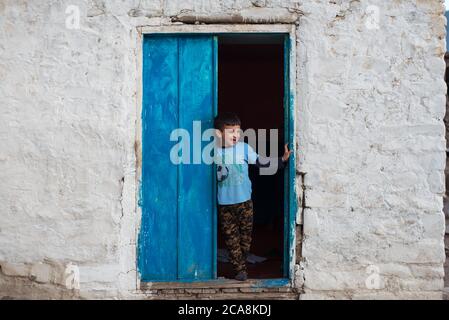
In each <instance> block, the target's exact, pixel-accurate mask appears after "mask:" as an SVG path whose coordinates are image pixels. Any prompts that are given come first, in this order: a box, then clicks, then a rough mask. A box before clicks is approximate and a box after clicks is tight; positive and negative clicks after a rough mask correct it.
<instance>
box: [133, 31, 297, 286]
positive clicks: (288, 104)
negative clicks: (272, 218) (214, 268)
mask: <svg viewBox="0 0 449 320" xmlns="http://www.w3.org/2000/svg"><path fill="white" fill-rule="evenodd" d="M137 31H138V42H137V50H136V56H137V79H136V80H137V84H136V85H137V108H136V109H137V110H136V112H137V117H136V119H137V121H136V132H135V136H136V139H135V141H136V142H135V152H136V155H135V156H136V186H137V187H136V188H137V190H136V219H137V221H136V230H135V232H136V233H135V239H136V261H135V263H136V270H138V256H137V254H138V247H139V243H137V242H138V239H139V231H140V226H141V218H142V208H141V200H140V199H141V198H142V197H141V190H142V188H141V178H142V148H141V145H142V119H141V113H142V97H143V88H142V66H143V50H142V45H143V37H144V35H146V34H153V35H163V34H180V35H182V34H210V35H220V34H230V33H233V34H261V33H263V34H284V35H286V36H287V37H288V41H286V43H287V45H286V46H285V48H286V49H287V50H288V52H284V56H285V57H287V54H288V61H285V63H284V64H285V66H286V68H287V69H288V70H285V69H284V74H285V75H286V76H285V77H284V78H285V79H284V81H285V84H286V85H287V86H285V89H284V91H285V94H284V106H285V111H286V112H285V114H284V122H285V123H284V126H285V128H286V131H285V133H286V135H285V136H286V141H287V142H288V143H289V145H290V147H291V148H293V150H294V152H293V154H292V159H291V160H290V164H289V166H288V170H286V172H285V176H286V179H285V187H286V188H285V190H286V191H287V193H288V195H287V197H286V198H285V199H288V201H286V200H284V206H285V208H286V210H285V211H286V212H284V221H285V223H284V226H285V227H287V230H285V228H284V237H285V240H286V241H285V244H286V247H284V252H287V253H288V255H287V256H285V258H284V266H285V265H288V270H286V272H284V278H281V279H257V280H256V281H253V286H254V287H280V286H293V283H294V275H295V273H294V270H295V257H296V252H295V247H296V245H295V244H296V234H295V230H296V216H297V212H296V211H297V200H296V199H298V198H297V194H298V191H297V186H296V157H295V154H296V145H297V143H296V134H295V127H296V122H297V121H296V116H295V115H296V113H295V110H297V108H296V106H297V99H296V45H295V44H296V26H295V25H294V24H233V25H228V24H217V25H214V24H211V25H171V26H142V27H137ZM286 71H287V72H286ZM222 281H223V280H220V279H212V280H209V281H205V286H208V285H211V283H212V282H213V283H215V284H214V285H217V282H222ZM179 282H182V281H179ZM153 283H156V282H145V285H144V286H143V287H148V285H149V286H150V287H151V286H152V284H153ZM165 284H166V287H171V285H170V284H175V285H176V283H168V282H167V283H165ZM136 285H137V288H138V289H140V288H141V280H140V275H139V272H136ZM157 285H158V286H161V285H162V287H164V283H161V282H157ZM187 285H188V284H187ZM218 285H219V284H218ZM196 286H198V283H196Z"/></svg>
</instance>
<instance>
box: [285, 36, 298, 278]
mask: <svg viewBox="0 0 449 320" xmlns="http://www.w3.org/2000/svg"><path fill="white" fill-rule="evenodd" d="M285 38H286V40H285V41H286V42H287V54H286V55H285V57H286V59H287V73H288V74H289V75H290V74H291V70H290V68H291V65H290V57H291V56H292V45H294V42H292V41H291V38H290V35H286V36H285ZM292 89H293V88H292V87H291V78H290V76H289V77H288V81H287V84H286V92H287V100H288V115H289V116H288V130H289V134H288V136H289V144H290V147H291V148H292V149H293V151H294V152H293V153H292V155H291V160H290V165H289V167H288V170H289V187H288V191H289V193H288V194H289V251H288V261H287V265H286V268H287V270H288V272H287V276H288V277H290V278H291V277H292V275H291V274H290V272H291V269H290V266H292V265H293V264H294V261H293V259H294V255H293V252H294V249H295V246H296V242H295V241H296V237H295V234H296V213H297V210H298V201H297V196H296V192H295V186H296V154H295V152H296V146H295V134H296V133H295V121H294V120H295V117H294V114H295V104H294V95H293V92H292V91H291V90H292Z"/></svg>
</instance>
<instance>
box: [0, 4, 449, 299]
mask: <svg viewBox="0 0 449 320" xmlns="http://www.w3.org/2000/svg"><path fill="white" fill-rule="evenodd" d="M73 6H75V7H73ZM76 8H79V12H80V28H76V19H75V20H73V19H70V17H71V16H72V15H73V14H74V13H76ZM74 10H75V11H74ZM443 12H444V7H443V2H442V0H409V1H406V0H396V1H387V0H383V1H376V0H371V1H368V0H360V1H358V0H352V1H349V0H332V1H330V0H329V1H324V0H307V1H306V0H297V1H281V0H277V1H276V0H273V1H271V0H266V1H264V0H261V1H260V0H258V1H249V0H248V1H245V0H235V1H234V0H223V1H219V0H210V1H208V0H204V1H200V0H198V1H174V0H159V1H157V0H147V1H138V0H135V1H133V0H128V1H118V0H117V1H99V0H98V1H77V0H71V1H50V0H46V1H31V0H29V1H19V0H6V1H1V2H0V57H1V59H0V110H1V112H0V142H1V143H0V180H1V182H2V183H1V184H0V265H1V272H0V297H13V298H14V297H31V298H36V297H49V298H92V297H96V298H102V297H111V298H114V297H115V298H141V297H146V296H149V297H150V296H151V292H149V293H142V292H140V291H139V290H138V284H137V281H136V267H135V261H136V256H135V245H136V234H137V231H136V230H137V229H138V227H139V221H140V217H139V216H138V213H137V212H138V211H137V210H136V207H137V205H136V198H137V191H136V190H137V188H138V186H137V184H136V156H135V140H136V119H137V117H138V114H137V111H136V110H137V105H138V103H139V101H138V100H139V99H138V97H139V95H138V90H139V83H138V80H137V79H138V74H137V70H138V67H137V66H138V59H137V56H136V55H137V52H138V47H139V46H140V42H139V38H138V33H137V30H136V27H137V26H143V25H170V24H173V23H182V22H174V21H184V22H186V21H189V19H192V16H198V17H200V19H202V20H203V21H206V22H214V21H218V22H223V21H234V22H242V21H246V22H290V23H291V22H294V21H296V25H297V28H298V31H297V39H298V42H297V46H296V50H297V83H298V87H297V92H296V96H297V100H298V106H297V113H296V123H297V128H296V129H297V139H298V144H297V147H298V158H299V162H298V163H297V169H298V171H299V172H304V173H306V174H305V180H304V185H305V188H306V189H305V194H306V199H305V205H306V207H307V208H306V209H305V210H304V212H299V213H298V216H299V217H303V221H304V241H303V246H302V254H301V255H302V259H301V263H300V265H298V266H297V268H296V270H297V272H296V277H295V284H296V286H297V287H298V289H299V290H300V291H302V293H303V294H301V298H303V299H310V298H360V299H363V298H440V297H441V290H442V287H443V262H444V259H445V257H444V245H443V233H444V216H443V213H442V207H443V201H442V199H443V198H442V196H443V193H444V172H443V171H444V166H445V152H444V151H445V138H444V133H445V129H444V124H443V117H444V113H445V92H446V87H445V83H444V79H443V77H444V70H445V64H444V60H443V55H444V52H445V40H444V36H445V28H444V27H445V22H446V20H445V18H444V16H443ZM172 20H173V21H172ZM73 27H75V29H73ZM300 189H301V186H299V185H298V191H301V190H300ZM297 254H298V255H299V253H297ZM73 266H77V267H78V268H79V277H80V287H79V289H77V288H74V289H72V290H68V289H67V284H68V282H70V279H71V278H70V276H68V275H70V274H71V273H70V270H74V269H73ZM71 268H72V269H71ZM371 272H373V273H372V274H370V273H371ZM72 274H73V275H74V277H75V278H76V276H77V273H76V272H74V273H72Z"/></svg>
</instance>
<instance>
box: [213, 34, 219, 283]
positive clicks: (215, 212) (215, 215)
mask: <svg viewBox="0 0 449 320" xmlns="http://www.w3.org/2000/svg"><path fill="white" fill-rule="evenodd" d="M213 41H214V52H213V55H214V56H213V59H214V67H213V72H214V88H213V89H214V106H213V107H214V110H213V116H214V118H215V117H216V116H217V114H218V37H217V36H214V38H213ZM211 126H212V127H213V123H212V125H211ZM214 157H215V153H214ZM216 172H217V167H216V165H215V163H214V164H213V165H212V181H213V182H212V183H213V186H212V187H213V191H214V192H213V195H212V205H213V213H212V218H213V219H212V228H213V234H212V237H213V238H212V240H213V244H212V245H213V247H212V271H213V275H212V277H213V278H214V279H216V278H217V237H218V230H217V225H218V208H217V200H216V199H217V187H218V186H217V179H216V178H215V177H216V176H215V173H216Z"/></svg>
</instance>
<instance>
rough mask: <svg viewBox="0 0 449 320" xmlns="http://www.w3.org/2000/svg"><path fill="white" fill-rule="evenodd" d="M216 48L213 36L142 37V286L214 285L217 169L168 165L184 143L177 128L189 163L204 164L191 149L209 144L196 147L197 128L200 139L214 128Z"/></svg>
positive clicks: (190, 165) (140, 268) (140, 249)
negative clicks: (185, 136) (176, 148)
mask: <svg viewBox="0 0 449 320" xmlns="http://www.w3.org/2000/svg"><path fill="white" fill-rule="evenodd" d="M216 43H217V42H216V38H214V37H213V36H208V35H198V36H174V35H164V36H145V37H144V41H143V103H142V180H141V192H140V197H141V198H140V205H141V208H142V220H141V221H142V222H141V227H140V234H139V251H138V268H139V272H140V275H141V279H142V281H184V280H185V281H194V280H207V279H213V278H215V277H216V261H215V260H216V208H215V179H214V168H213V165H208V164H205V163H204V162H202V161H200V162H201V163H200V164H179V165H176V164H174V163H173V162H172V161H171V159H170V151H171V149H172V148H173V146H174V145H175V144H177V143H178V142H174V141H170V135H171V133H172V132H173V130H175V129H177V128H181V129H186V130H187V131H188V132H189V133H190V141H189V144H188V145H189V146H190V163H192V162H193V160H198V157H201V155H198V154H195V153H194V150H193V149H194V148H193V145H194V144H195V143H199V144H201V146H204V145H205V144H207V143H206V142H201V141H198V140H196V141H193V138H194V137H193V130H194V124H193V122H194V121H201V128H202V131H204V130H205V129H207V128H211V127H212V124H213V117H214V116H215V113H216V56H217V45H216ZM197 124H198V123H197ZM194 158H196V159H194ZM200 160H201V159H200ZM196 162H197V161H196Z"/></svg>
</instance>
